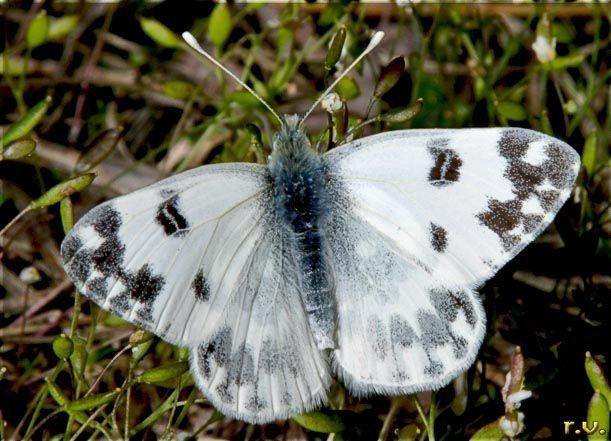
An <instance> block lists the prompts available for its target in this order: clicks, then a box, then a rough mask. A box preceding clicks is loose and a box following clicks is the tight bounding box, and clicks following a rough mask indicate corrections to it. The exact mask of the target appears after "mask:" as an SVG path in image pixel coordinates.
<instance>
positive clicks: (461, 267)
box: [325, 129, 579, 394]
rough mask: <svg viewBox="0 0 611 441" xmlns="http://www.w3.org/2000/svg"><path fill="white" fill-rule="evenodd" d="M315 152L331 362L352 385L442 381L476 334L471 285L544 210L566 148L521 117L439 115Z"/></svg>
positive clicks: (554, 204)
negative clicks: (455, 122) (454, 120)
mask: <svg viewBox="0 0 611 441" xmlns="http://www.w3.org/2000/svg"><path fill="white" fill-rule="evenodd" d="M325 160H326V163H327V169H328V173H329V177H330V178H329V179H330V181H329V188H330V192H331V193H332V197H331V198H330V200H331V201H333V203H332V206H331V209H330V215H329V219H330V220H329V221H328V225H327V227H326V228H327V237H328V240H327V247H328V255H329V256H330V260H331V267H332V269H333V272H334V277H335V279H336V287H335V293H336V301H337V304H338V305H339V306H338V309H339V330H338V349H337V350H335V351H334V360H335V363H336V367H337V369H338V371H339V373H340V374H341V375H342V376H343V378H344V379H345V380H346V382H347V384H348V386H349V387H350V388H351V389H352V390H353V391H354V392H355V393H360V394H364V393H370V392H387V393H410V392H413V391H418V390H424V389H427V388H428V389H430V388H437V387H440V386H442V385H443V384H445V383H447V382H448V381H449V380H450V379H451V378H453V377H454V376H456V375H457V374H458V373H459V372H461V371H462V370H464V369H466V368H467V367H468V366H469V365H470V364H471V363H472V362H473V360H474V358H475V356H476V353H477V350H478V348H479V345H480V343H481V339H482V337H483V334H484V330H485V325H484V324H485V317H484V313H483V311H482V308H481V305H480V301H479V299H478V297H477V295H476V294H475V293H474V292H473V289H474V288H476V287H477V286H479V285H480V284H481V283H483V281H485V280H486V279H488V278H489V277H491V276H492V275H493V274H494V273H495V272H496V271H497V270H498V269H499V268H500V267H501V266H502V265H503V264H505V263H506V262H507V261H508V260H510V259H511V258H512V257H514V256H515V255H516V254H517V253H518V252H519V251H520V250H521V249H522V248H523V247H524V246H526V244H528V243H529V242H530V241H532V240H533V239H534V238H535V237H536V236H537V235H538V234H539V233H540V232H541V231H542V230H543V229H544V228H545V227H546V226H547V225H548V224H549V223H550V222H551V220H552V218H553V216H554V215H555V213H556V212H557V211H558V209H559V208H560V206H561V205H562V204H563V203H564V201H565V200H566V199H567V198H568V196H569V194H570V191H571V189H572V185H573V182H574V180H575V177H576V175H577V171H578V167H579V159H578V156H577V154H576V153H575V151H574V150H573V149H571V148H570V147H569V146H568V145H566V144H564V143H562V142H561V141H558V140H556V139H554V138H551V137H548V136H546V135H543V134H540V133H536V132H533V131H530V130H524V129H465V130H442V129H438V130H409V131H396V132H388V133H384V134H381V135H376V136H372V137H369V138H364V139H361V140H358V141H355V142H353V143H351V144H348V145H346V146H344V147H340V148H337V149H336V150H333V151H331V152H329V153H327V154H326V155H325ZM364 342H366V344H365V343H364Z"/></svg>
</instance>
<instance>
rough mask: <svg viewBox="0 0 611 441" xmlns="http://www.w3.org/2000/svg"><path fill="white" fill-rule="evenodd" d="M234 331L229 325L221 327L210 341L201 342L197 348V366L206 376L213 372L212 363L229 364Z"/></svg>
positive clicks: (207, 377)
mask: <svg viewBox="0 0 611 441" xmlns="http://www.w3.org/2000/svg"><path fill="white" fill-rule="evenodd" d="M232 339H233V336H232V331H231V328H230V327H229V326H224V327H222V328H221V329H219V330H218V331H217V332H216V333H215V334H214V335H213V336H212V338H211V339H210V340H209V341H208V342H204V343H202V344H200V345H199V346H198V348H197V366H198V367H199V370H200V371H201V373H202V375H203V376H204V378H206V379H209V378H210V375H211V374H212V364H211V362H212V361H214V362H215V363H216V364H217V366H219V367H225V366H228V364H229V361H230V357H231V344H232Z"/></svg>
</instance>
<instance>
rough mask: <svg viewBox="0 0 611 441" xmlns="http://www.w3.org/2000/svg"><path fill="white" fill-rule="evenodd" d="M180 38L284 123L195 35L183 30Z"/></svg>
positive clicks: (282, 122) (281, 121)
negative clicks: (204, 46)
mask: <svg viewBox="0 0 611 441" xmlns="http://www.w3.org/2000/svg"><path fill="white" fill-rule="evenodd" d="M182 38H183V40H185V42H186V43H187V44H188V45H189V46H191V48H192V49H193V50H194V51H196V52H197V53H198V54H200V55H202V56H203V57H205V58H206V59H207V60H208V61H210V62H212V63H213V64H214V65H215V66H216V67H218V68H219V69H221V70H222V71H223V72H225V73H226V74H227V75H229V76H230V77H231V78H233V79H234V80H235V81H236V82H237V83H238V84H239V85H240V86H242V87H243V88H244V89H246V90H247V91H249V92H250V93H251V94H252V95H253V96H254V97H255V98H256V99H258V100H259V101H260V102H261V104H263V105H264V106H265V107H266V108H267V110H269V111H270V112H271V114H272V115H274V116H275V117H276V119H277V120H278V121H279V122H280V124H281V125H284V124H285V122H284V120H283V119H282V118H281V117H280V115H278V113H276V111H275V110H274V109H273V108H272V106H270V105H269V104H267V102H266V101H265V100H264V99H263V98H261V97H260V96H259V94H258V93H257V92H255V91H254V90H253V89H252V88H251V87H250V86H249V85H248V84H246V83H245V82H244V81H242V80H241V79H240V78H238V76H237V75H235V74H234V73H233V72H231V71H230V70H229V69H227V68H226V67H225V66H223V65H222V64H221V63H220V62H218V61H217V60H216V59H215V58H214V57H213V56H212V55H210V54H209V53H208V52H206V51H205V50H204V48H202V47H201V46H200V44H199V43H198V42H197V40H196V39H195V37H194V36H193V35H192V34H191V33H190V32H183V33H182Z"/></svg>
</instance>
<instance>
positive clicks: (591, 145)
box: [581, 131, 597, 175]
mask: <svg viewBox="0 0 611 441" xmlns="http://www.w3.org/2000/svg"><path fill="white" fill-rule="evenodd" d="M596 145H597V136H596V132H595V131H594V132H591V133H590V134H589V135H588V136H587V138H586V142H585V144H584V146H583V153H582V154H581V163H582V164H583V166H584V167H585V168H586V170H587V171H588V174H589V175H592V174H593V173H594V169H595V168H596V159H597V157H596V156H597V155H596Z"/></svg>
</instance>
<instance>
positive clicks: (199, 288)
mask: <svg viewBox="0 0 611 441" xmlns="http://www.w3.org/2000/svg"><path fill="white" fill-rule="evenodd" d="M191 288H192V289H193V292H194V293H195V298H196V299H197V300H199V301H201V302H207V301H208V300H209V299H210V286H209V285H208V281H207V280H206V278H205V277H204V271H203V270H202V269H200V270H199V271H198V272H197V274H196V275H195V278H194V279H193V282H192V283H191Z"/></svg>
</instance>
